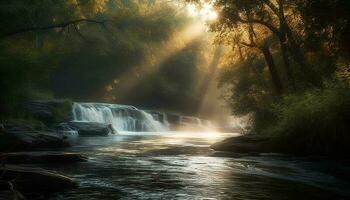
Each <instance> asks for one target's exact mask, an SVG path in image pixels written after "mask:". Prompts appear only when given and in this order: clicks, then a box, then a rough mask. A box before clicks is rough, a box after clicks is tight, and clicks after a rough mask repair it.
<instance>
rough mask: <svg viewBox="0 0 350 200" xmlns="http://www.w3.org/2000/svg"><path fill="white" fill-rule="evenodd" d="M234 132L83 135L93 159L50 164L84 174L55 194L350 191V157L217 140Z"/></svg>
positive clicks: (310, 194) (281, 195) (308, 194)
mask: <svg viewBox="0 0 350 200" xmlns="http://www.w3.org/2000/svg"><path fill="white" fill-rule="evenodd" d="M228 136H230V134H218V133H191V132H163V133H138V134H135V133H124V135H114V136H109V137H90V138H78V140H77V141H76V145H75V146H74V147H72V148H71V149H68V150H69V151H74V152H80V153H82V154H84V155H86V156H88V157H89V161H88V162H84V163H78V164H70V165H61V166H57V165H52V166H51V165H49V166H45V168H49V169H53V170H57V171H59V172H63V173H65V174H67V175H68V176H71V177H73V178H75V179H76V180H77V181H79V182H80V187H79V188H78V189H75V190H72V191H68V192H63V193H59V194H57V195H55V196H52V197H51V199H98V200H103V199H348V198H349V197H350V184H349V182H350V165H349V162H348V160H346V159H340V160H339V159H338V160H326V159H324V158H295V157H291V156H283V155H277V154H265V155H264V154H260V155H258V154H256V155H237V154H226V153H218V152H214V151H213V150H211V149H210V148H209V146H210V145H211V144H212V143H214V142H217V141H219V140H222V139H224V138H225V137H228Z"/></svg>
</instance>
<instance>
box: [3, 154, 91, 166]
mask: <svg viewBox="0 0 350 200" xmlns="http://www.w3.org/2000/svg"><path fill="white" fill-rule="evenodd" d="M87 159H88V158H87V157H85V156H83V155H81V154H79V153H64V152H63V153H62V152H16V153H3V154H0V160H1V161H2V162H4V163H6V164H21V163H74V162H83V161H87Z"/></svg>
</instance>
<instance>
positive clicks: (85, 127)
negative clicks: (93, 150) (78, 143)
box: [68, 122, 113, 136]
mask: <svg viewBox="0 0 350 200" xmlns="http://www.w3.org/2000/svg"><path fill="white" fill-rule="evenodd" d="M68 124H69V126H70V127H72V128H73V129H75V130H77V131H78V134H79V136H107V135H108V134H109V133H112V132H113V130H111V127H110V125H109V124H105V123H96V122H69V123H68Z"/></svg>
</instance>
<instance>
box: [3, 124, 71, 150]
mask: <svg viewBox="0 0 350 200" xmlns="http://www.w3.org/2000/svg"><path fill="white" fill-rule="evenodd" d="M67 146H69V143H68V142H67V141H66V140H65V139H64V138H63V137H61V136H59V135H57V134H55V133H52V132H44V131H31V130H16V129H11V130H4V131H1V132H0V151H22V150H34V149H48V148H62V147H67Z"/></svg>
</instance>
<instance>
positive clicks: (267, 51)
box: [261, 43, 283, 94]
mask: <svg viewBox="0 0 350 200" xmlns="http://www.w3.org/2000/svg"><path fill="white" fill-rule="evenodd" d="M261 50H262V52H263V54H264V57H265V61H266V64H267V66H268V69H269V72H270V75H271V79H272V82H273V85H274V87H275V90H276V93H277V94H282V92H283V86H282V81H281V78H280V77H279V75H278V72H277V68H276V65H275V62H274V60H273V57H272V55H271V52H270V48H269V46H268V44H266V43H265V44H264V46H263V47H262V49H261Z"/></svg>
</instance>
